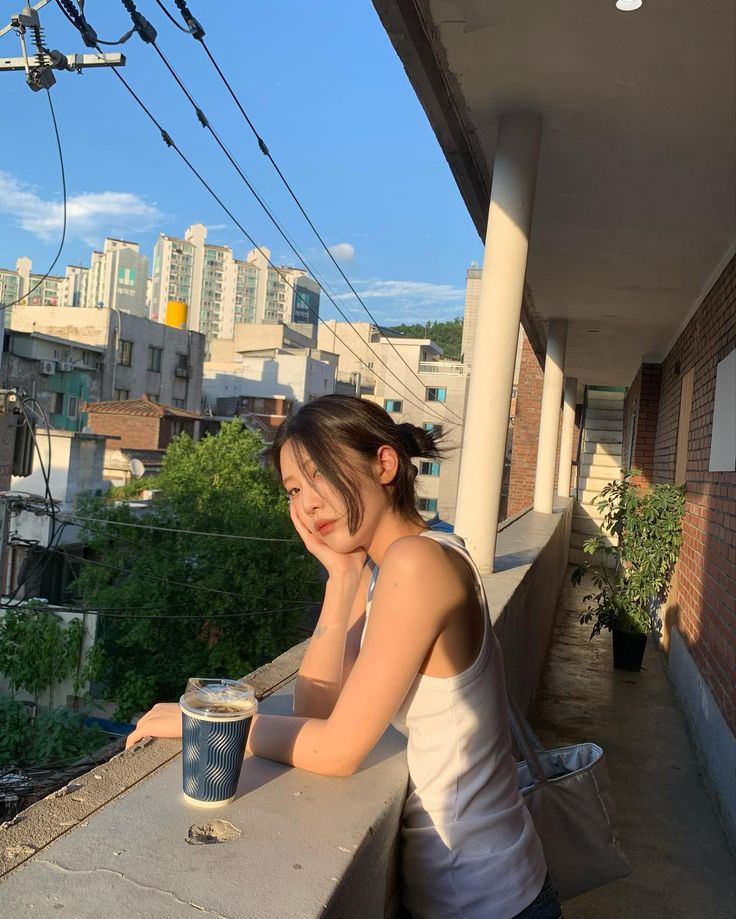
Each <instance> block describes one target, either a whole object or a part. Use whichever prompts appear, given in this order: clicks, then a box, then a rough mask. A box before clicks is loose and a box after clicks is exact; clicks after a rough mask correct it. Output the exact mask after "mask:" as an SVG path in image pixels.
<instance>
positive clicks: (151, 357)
mask: <svg viewBox="0 0 736 919" xmlns="http://www.w3.org/2000/svg"><path fill="white" fill-rule="evenodd" d="M163 356H164V349H163V348H159V347H157V346H156V345H149V346H148V372H149V373H161V362H162V360H163Z"/></svg>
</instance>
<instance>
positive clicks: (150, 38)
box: [58, 0, 462, 424]
mask: <svg viewBox="0 0 736 919" xmlns="http://www.w3.org/2000/svg"><path fill="white" fill-rule="evenodd" d="M58 2H69V0H58ZM122 3H123V6H125V8H126V10H128V12H129V13H130V15H131V16H132V17H133V21H134V23H135V25H136V31H138V33H139V35H140V37H141V39H142V40H143V41H144V42H146V44H150V45H152V46H153V48H154V49H155V50H156V52H157V54H158V55H159V57H160V58H161V60H162V62H163V63H164V65H165V66H166V68H167V69H168V70H169V72H170V73H171V75H172V77H173V78H174V80H175V81H176V82H177V84H178V85H179V87H180V89H181V90H182V92H183V93H184V94H185V96H186V97H187V99H188V100H189V102H190V103H191V105H192V106H193V107H194V110H195V112H196V115H197V119H198V121H199V123H200V124H201V125H202V126H203V127H205V128H207V130H209V132H210V133H211V134H212V136H213V138H214V139H215V141H216V143H217V144H218V146H219V147H220V149H221V150H222V151H223V153H224V154H225V156H226V157H227V158H228V160H229V161H230V163H231V164H232V166H233V167H234V168H235V170H236V171H237V173H238V175H239V176H240V177H241V179H242V180H243V181H244V182H245V184H246V186H247V187H248V189H249V190H250V192H251V193H252V194H253V196H254V197H255V199H256V200H257V201H258V203H259V205H260V206H261V207H262V208H263V210H264V211H265V213H266V214H267V215H268V217H269V219H270V220H271V222H272V223H273V224H274V226H275V227H276V229H277V230H278V231H279V233H280V234H281V235H282V236H283V238H284V240H285V241H286V243H287V245H289V246H290V247H291V249H292V251H293V252H294V254H295V255H296V256H297V258H299V259H300V260H301V261H302V262H305V259H304V257H303V256H302V255H301V254H300V252H299V250H298V249H297V248H296V246H295V245H294V243H293V242H292V240H291V239H290V238H289V236H288V235H287V234H286V233H285V231H284V230H283V229H282V228H281V225H280V224H279V222H278V220H277V219H276V218H275V217H274V215H273V214H272V213H271V211H270V209H269V207H268V206H267V205H266V203H265V202H264V201H263V199H262V198H261V196H260V195H259V194H258V192H257V191H256V190H255V188H254V187H253V185H252V183H251V182H250V181H249V179H248V178H247V176H246V175H245V173H244V172H243V170H242V169H241V168H240V166H239V165H238V163H237V162H236V160H235V158H234V157H233V156H232V154H231V153H230V152H229V150H228V149H227V147H226V145H225V144H224V143H223V141H222V140H221V139H220V137H219V136H218V134H217V133H216V132H215V130H214V129H213V128H212V126H211V125H210V123H209V121H208V119H207V117H206V115H205V114H204V112H203V111H202V109H201V108H200V107H199V106H198V105H197V103H196V101H195V100H194V98H193V97H192V95H191V93H190V92H189V91H188V89H187V88H186V86H185V85H184V83H183V82H182V80H181V79H180V78H179V76H178V74H177V73H176V71H175V70H174V68H173V67H172V66H171V64H170V63H169V62H168V60H167V59H166V57H165V55H164V54H163V52H162V51H161V50H160V48H159V47H158V45H157V44H156V40H155V30H154V29H153V27H152V26H151V25H150V23H148V22H147V21H146V20H145V19H143V17H141V15H140V13H138V11H137V10H136V9H135V4H134V3H133V2H132V0H122ZM113 72H114V73H115V76H116V77H117V78H118V79H119V80H120V81H121V82H122V83H123V85H124V86H125V87H126V88H127V90H128V92H130V93H131V95H132V96H133V98H134V99H135V100H136V101H137V102H138V104H139V105H140V106H141V108H142V109H143V110H144V112H145V113H146V114H147V115H148V117H149V118H150V119H151V121H152V122H153V123H154V124H155V125H156V127H157V128H158V130H159V131H160V132H161V135H162V137H163V140H164V142H165V143H166V144H167V146H169V147H173V149H174V150H175V151H176V152H177V153H178V154H179V156H180V157H181V158H182V159H183V160H184V162H185V163H186V164H187V166H189V168H190V170H191V171H192V172H193V173H194V175H195V176H196V177H197V178H198V179H199V181H200V182H201V183H202V185H203V186H204V187H205V188H206V189H207V191H209V193H210V194H211V195H212V197H213V198H214V199H215V200H216V201H217V202H218V204H219V205H220V206H221V207H222V208H223V210H224V211H225V213H227V215H228V216H229V217H230V218H231V219H232V220H233V221H234V223H235V224H236V226H238V228H239V229H240V230H241V231H242V232H243V234H244V235H245V237H246V238H247V239H248V240H249V241H250V242H251V244H252V245H253V246H255V247H256V248H260V247H259V246H258V244H257V243H256V241H255V239H254V238H253V237H252V236H251V235H250V234H249V233H248V232H247V230H246V229H245V228H244V227H243V225H242V224H241V223H240V222H239V221H238V220H237V219H236V218H235V216H234V214H233V213H232V211H230V209H229V208H228V207H227V206H226V205H225V204H224V202H223V201H222V200H221V198H220V197H219V196H218V195H217V194H216V193H215V192H214V190H213V189H212V188H211V186H210V185H209V184H208V183H207V182H206V180H205V179H204V178H203V177H202V176H201V175H200V173H199V172H198V171H197V170H196V169H195V167H194V166H193V165H192V163H191V162H190V161H189V160H188V159H187V157H186V156H185V155H184V153H182V151H181V150H180V149H179V147H178V146H177V144H176V143H175V142H174V140H173V139H172V137H171V135H170V134H168V132H167V131H165V130H164V128H163V127H162V126H161V124H160V123H159V122H158V121H157V119H156V118H155V117H154V116H153V115H152V114H151V112H150V110H149V109H148V108H147V107H146V106H145V105H144V104H143V102H142V101H141V99H140V98H139V97H138V96H137V95H136V93H135V92H134V91H133V89H132V88H131V87H130V85H129V84H128V83H127V81H126V80H125V79H124V77H123V76H122V75H121V74H119V73H118V72H117V69H116V68H113ZM266 261H267V263H268V265H269V266H270V267H271V268H272V269H273V270H274V271H275V272H276V273H277V274H278V275H279V277H280V278H281V280H282V281H284V283H285V284H286V285H287V286H288V287H289V288H290V289H291V290H292V291H293V292H294V295H295V296H296V297H297V298H298V299H299V300H301V302H302V303H303V304H304V305H305V306H306V308H307V309H308V310H309V312H310V313H311V314H312V315H313V316H315V318H316V319H318V320H319V321H320V322H322V323H323V324H324V325H325V326H327V323H326V321H325V320H324V319H323V318H322V317H321V316H319V314H318V313H317V312H316V311H315V310H314V309H313V307H312V306H311V305H310V304H309V303H308V301H307V300H306V299H305V298H304V297H303V296H302V295H301V294H300V293H299V292H298V291H297V289H296V287H295V286H294V285H293V284H292V283H291V282H290V281H289V280H288V278H287V277H286V275H284V274H282V272H281V271H280V269H279V268H278V267H277V266H276V265H275V264H274V263H273V262H272V261H271V259H270V258H266ZM324 289H325V293H326V294H327V297H328V299H329V300H330V302H331V303H332V305H333V306H334V307H335V309H336V310H337V312H338V313H339V314H340V315H341V316H342V318H343V319H344V320H345V321H346V322H347V323H348V325H349V326H350V327H351V329H352V330H353V331H354V332H355V333H356V335H357V334H358V332H357V330H356V329H355V327H354V326H353V324H352V322H351V321H350V319H349V318H348V317H347V316H346V315H345V313H344V311H343V310H342V309H341V308H340V307H339V306H338V304H337V302H336V301H335V299H334V298H333V297H332V296H331V295H330V293H329V291H328V290H327V289H326V288H324ZM328 328H329V327H328ZM332 334H333V335H334V337H335V338H337V340H338V341H339V342H340V343H341V344H343V345H344V346H345V347H346V348H347V349H348V351H350V353H351V354H352V355H353V356H354V357H355V358H356V359H357V360H358V361H359V362H360V363H361V364H363V365H364V366H365V367H366V368H367V369H368V370H371V371H372V372H373V373H374V375H375V376H378V377H379V379H381V380H382V382H384V383H385V384H386V385H387V386H389V387H390V388H392V389H396V386H395V384H394V385H393V386H392V385H391V384H390V383H388V382H387V381H386V380H385V379H384V378H383V377H380V376H379V375H378V374H376V373H375V371H374V370H372V368H371V367H369V366H368V364H367V363H366V361H364V360H363V359H362V358H361V357H360V356H359V355H358V354H356V353H355V351H353V349H352V348H350V347H349V345H347V343H346V342H345V341H344V340H343V339H342V338H340V337H339V336H338V335H337V333H336V332H332ZM387 340H388V341H389V343H390V339H387ZM366 344H367V346H368V349H369V350H370V351H371V353H372V354H374V356H375V357H376V358H377V359H378V361H379V362H380V363H381V364H382V365H383V366H384V367H385V368H386V369H387V370H388V372H389V373H390V374H391V375H392V376H393V377H394V378H395V379H396V380H397V381H398V382H399V385H400V386H401V387H402V388H403V389H404V390H405V391H406V392H407V393H409V396H410V398H408V399H407V401H409V402H411V404H412V405H414V407H415V408H419V409H420V411H422V412H423V413H427V414H431V415H434V417H435V418H436V419H437V420H439V421H445V422H446V421H447V420H448V419H447V417H446V415H444V416H443V415H440V414H439V413H438V412H437V411H436V410H434V409H431V408H429V407H428V406H427V405H425V404H423V403H419V402H418V401H415V400H416V399H417V398H418V397H417V396H416V395H415V394H414V393H413V392H412V391H411V390H410V389H409V387H408V386H407V384H406V383H404V382H403V381H402V380H401V378H400V377H399V376H398V375H397V374H396V373H395V371H393V370H392V369H391V367H389V365H388V364H387V363H386V361H384V360H383V358H382V357H381V356H380V354H378V352H376V351H375V350H374V349H373V348H371V346H370V343H369V342H367V343H366ZM392 347H393V345H392ZM394 350H396V349H395V348H394ZM397 353H398V352H397ZM400 356H401V355H400ZM402 360H403V357H402ZM404 363H406V361H404ZM407 366H408V364H407ZM409 369H411V368H409ZM414 376H416V374H414ZM417 379H419V377H417ZM419 382H420V383H421V384H422V387H423V388H424V385H425V384H424V382H423V381H422V380H419ZM403 398H405V399H406V398H407V397H406V396H405V395H404V396H403ZM446 412H449V413H450V414H452V415H454V416H455V417H456V418H457V419H458V420H459V421H460V423H461V424H462V418H461V417H460V416H459V415H457V414H456V413H455V412H453V411H452V410H451V409H449V408H446Z"/></svg>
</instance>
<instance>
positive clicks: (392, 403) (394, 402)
mask: <svg viewBox="0 0 736 919" xmlns="http://www.w3.org/2000/svg"><path fill="white" fill-rule="evenodd" d="M383 407H384V408H385V409H386V411H387V412H397V413H398V412H400V411H402V409H403V408H404V403H403V402H402V401H401V399H384V400H383Z"/></svg>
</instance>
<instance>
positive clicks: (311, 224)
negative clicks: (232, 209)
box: [152, 0, 463, 423]
mask: <svg viewBox="0 0 736 919" xmlns="http://www.w3.org/2000/svg"><path fill="white" fill-rule="evenodd" d="M156 3H157V4H158V6H159V7H161V9H162V10H163V11H164V12H165V13H166V15H167V16H168V18H169V19H170V20H171V21H172V22H173V23H174V25H176V26H177V27H178V28H179V29H181V30H182V31H183V32H190V34H192V37H193V38H195V40H196V41H198V42H199V44H200V45H201V46H202V48H203V50H204V52H205V53H206V55H207V57H208V58H209V60H210V62H211V64H212V66H213V67H214V68H215V70H216V72H217V74H218V76H219V77H220V79H221V80H222V82H223V84H224V85H225V87H226V89H227V91H228V92H229V93H230V95H231V97H232V99H233V101H234V102H235V104H236V106H237V107H238V109H239V110H240V113H241V115H242V116H243V118H244V119H245V121H246V123H247V125H248V127H249V128H250V130H251V131H252V133H253V135H254V137H255V138H256V141H257V142H258V147H259V149H260V151H261V153H263V155H264V156H265V157H266V158H267V159H268V160H269V162H270V163H271V165H272V166H273V168H274V169H275V171H276V174H277V175H278V177H279V178H280V179H281V181H282V183H283V185H284V187H285V188H286V190H287V191H288V193H289V195H290V196H291V198H292V199H293V201H294V203H295V204H296V206H297V207H298V208H299V210H300V212H301V214H302V216H303V217H304V219H305V220H306V221H307V224H308V225H309V228H310V229H311V230H312V232H313V233H314V235H315V236H316V237H317V239H318V240H319V242H320V245H321V246H322V248H323V249H324V250H325V252H326V253H327V256H328V257H329V259H330V261H331V262H332V264H333V265H334V266H335V268H337V270H338V272H339V273H340V275H341V277H342V279H343V280H344V281H345V283H346V284H347V285H348V287H349V288H350V291H351V292H352V294H353V296H354V297H355V299H356V300H357V301H358V303H360V305H361V306H362V307H363V309H364V310H365V312H366V313H367V314H368V316H369V318H370V320H371V322H372V323H373V324H374V325H375V326H377V327H378V328H379V329H380V328H381V326H380V324H379V322H378V320H377V319H376V318H375V316H374V315H373V313H372V312H371V311H370V310H369V309H368V306H367V305H366V303H365V302H364V300H363V298H362V297H361V296H360V294H359V293H358V291H357V290H356V289H355V287H354V285H353V283H352V282H351V280H350V278H349V277H348V276H347V274H346V273H345V271H344V270H343V268H342V266H341V265H340V263H339V262H338V261H337V259H336V258H335V256H334V254H333V252H332V251H331V250H330V247H329V246H328V245H327V243H326V242H325V240H324V238H323V237H322V235H321V233H320V232H319V230H318V229H317V227H316V226H315V224H314V222H313V221H312V219H311V218H310V216H309V214H308V213H307V211H306V210H305V208H304V206H303V204H302V202H301V201H300V200H299V197H298V196H297V194H296V192H295V191H294V189H293V188H292V186H291V184H290V183H289V181H288V180H287V178H286V176H285V175H284V173H283V172H282V170H281V168H280V167H279V165H278V163H277V162H276V160H275V159H274V158H273V155H272V154H271V151H270V149H269V147H268V145H267V144H266V142H265V141H264V139H263V138H262V137H261V135H260V134H259V133H258V131H257V130H256V128H255V125H254V124H253V122H252V120H251V119H250V118H249V116H248V114H247V113H246V111H245V108H244V107H243V105H242V104H241V102H240V99H239V98H238V96H237V94H236V93H235V91H234V90H233V88H232V86H231V85H230V83H229V81H228V80H227V78H226V77H225V74H224V73H223V72H222V70H221V68H220V66H219V65H218V63H217V61H216V60H215V58H214V56H213V54H212V53H211V52H210V50H209V48H208V47H207V45H206V43H205V41H204V30H201V34H197V33H195V32H193V31H192V29H191V28H189V29H183V28H182V27H181V26H180V25H179V23H177V22H176V20H175V19H174V18H173V16H172V15H171V14H170V13H169V12H168V10H167V9H166V7H165V6H164V4H163V3H162V2H161V0H156ZM176 5H177V7H178V8H179V11H180V12H181V14H182V17H183V18H184V21H185V22H186V21H187V17H189V19H190V20H191V18H192V17H191V13H190V12H189V10H188V8H187V6H186V3H184V2H177V3H176ZM152 44H153V46H154V48H156V50H157V51H158V53H159V55H160V56H161V57H162V58H163V55H161V51H160V50H159V48H158V47H157V46H156V43H155V42H153V43H152ZM164 63H165V64H166V66H167V67H168V68H169V70H170V71H171V73H172V75H173V76H174V78H175V79H176V81H177V83H179V85H180V86H181V88H182V89H183V91H184V92H185V93H186V95H187V97H188V98H189V101H190V102H191V103H192V105H194V106H195V108H196V107H197V106H196V103H195V102H194V100H193V99H192V97H191V96H190V95H189V93H188V92H187V90H186V88H185V87H184V85H183V84H182V83H181V81H180V80H179V78H178V77H177V76H176V74H174V71H173V69H172V68H171V67H170V65H169V64H168V62H167V61H166V60H165V59H164ZM213 133H214V132H213ZM218 142H219V141H218ZM226 155H227V154H226ZM249 187H250V185H249ZM251 191H252V189H251ZM253 193H254V194H255V192H253ZM385 337H386V340H387V341H388V343H389V345H390V347H391V348H392V349H393V351H395V353H396V354H397V355H398V357H399V359H400V360H401V362H402V363H403V364H404V366H405V367H406V368H407V369H408V370H409V372H410V373H411V374H412V376H414V377H415V378H416V379H417V380H418V381H419V383H420V384H421V385H422V387H423V388H424V387H425V385H426V384H425V381H424V380H422V378H421V377H420V376H419V375H418V374H417V372H416V371H415V370H414V368H413V367H412V366H411V365H410V364H409V363H408V361H407V360H406V358H405V357H404V356H403V354H401V352H400V351H399V350H398V348H396V347H395V345H394V344H393V342H392V341H391V339H390V337H389V336H385ZM447 412H448V413H449V414H451V415H453V416H454V417H455V418H457V419H458V421H460V422H461V423H462V421H463V418H462V417H461V416H460V415H458V414H457V413H456V412H454V411H452V410H451V409H449V408H447Z"/></svg>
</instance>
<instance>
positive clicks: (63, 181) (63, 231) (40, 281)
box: [0, 89, 67, 312]
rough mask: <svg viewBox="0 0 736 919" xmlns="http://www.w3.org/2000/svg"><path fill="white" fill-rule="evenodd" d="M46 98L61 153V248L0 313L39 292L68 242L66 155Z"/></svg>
mask: <svg viewBox="0 0 736 919" xmlns="http://www.w3.org/2000/svg"><path fill="white" fill-rule="evenodd" d="M46 96H47V98H48V100H49V108H50V109H51V121H52V122H53V125H54V135H55V137H56V148H57V150H58V151H59V166H60V167H61V189H62V195H63V205H62V207H63V212H62V213H63V216H62V224H61V241H60V242H59V248H58V249H57V250H56V255H55V256H54V260H53V262H51V264H50V265H49V267H48V268H47V270H46V273H45V274H43V275H42V276H41V277H40V278H39V279H38V280H37V281H36V283H35V284H34V285H33V287H30V288H29V289H28V290H27V291H26V293H24V294H22V295H21V296H20V297H18V298H17V300H13V301H12V303H3V304H0V312H2V311H3V310H7V309H10V308H11V307H12V306H15V305H16V304H17V303H20V301H21V300H25V299H26V298H27V297H30V296H31V294H32V293H33V292H34V290H38V288H39V287H40V286H41V285H42V284H43V282H44V281H45V280H46V279H47V278H48V277H49V275H50V274H51V272H52V271H53V270H54V267H55V266H56V263H57V262H58V261H59V258H60V257H61V251H62V249H63V248H64V242H65V240H66V206H67V201H66V171H65V169H64V154H63V153H62V149H61V138H60V137H59V126H58V124H57V122H56V113H55V112H54V103H53V101H52V99H51V93H50V92H49V91H48V89H47V90H46Z"/></svg>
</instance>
